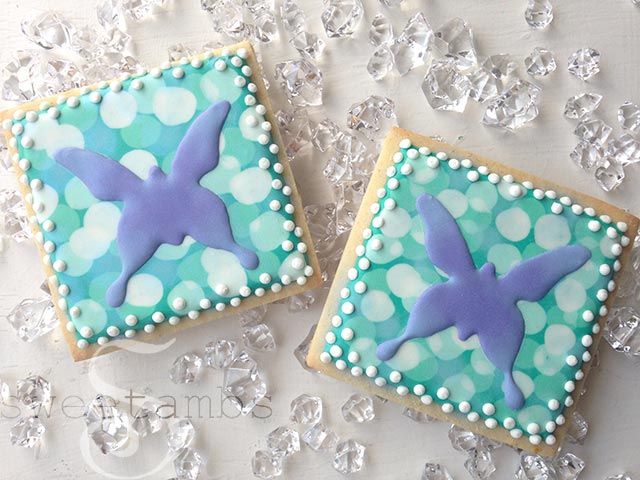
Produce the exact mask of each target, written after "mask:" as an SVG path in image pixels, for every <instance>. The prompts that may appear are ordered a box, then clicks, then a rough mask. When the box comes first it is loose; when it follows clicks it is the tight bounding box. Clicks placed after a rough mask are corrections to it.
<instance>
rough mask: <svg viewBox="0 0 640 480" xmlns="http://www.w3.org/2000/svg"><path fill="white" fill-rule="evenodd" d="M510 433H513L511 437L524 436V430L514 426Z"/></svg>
mask: <svg viewBox="0 0 640 480" xmlns="http://www.w3.org/2000/svg"><path fill="white" fill-rule="evenodd" d="M509 434H510V435H511V437H513V438H515V439H518V438H520V437H522V430H520V429H519V428H514V429H513V430H511V431H509Z"/></svg>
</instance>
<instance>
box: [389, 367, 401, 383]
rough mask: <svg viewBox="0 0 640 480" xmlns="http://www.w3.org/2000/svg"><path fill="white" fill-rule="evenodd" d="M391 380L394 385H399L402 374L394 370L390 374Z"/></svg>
mask: <svg viewBox="0 0 640 480" xmlns="http://www.w3.org/2000/svg"><path fill="white" fill-rule="evenodd" d="M389 380H391V381H392V382H393V383H398V382H399V381H400V380H402V374H401V373H400V372H398V371H397V370H394V371H392V372H391V373H389Z"/></svg>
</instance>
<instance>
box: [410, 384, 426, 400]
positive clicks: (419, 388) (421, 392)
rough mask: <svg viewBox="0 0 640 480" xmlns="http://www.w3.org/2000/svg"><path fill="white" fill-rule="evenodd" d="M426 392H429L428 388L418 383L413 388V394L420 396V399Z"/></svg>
mask: <svg viewBox="0 0 640 480" xmlns="http://www.w3.org/2000/svg"><path fill="white" fill-rule="evenodd" d="M426 391H427V390H426V388H425V387H424V385H420V384H419V383H418V384H416V385H415V386H414V387H413V393H414V394H415V395H417V396H419V397H420V396H422V395H424V393H425V392H426Z"/></svg>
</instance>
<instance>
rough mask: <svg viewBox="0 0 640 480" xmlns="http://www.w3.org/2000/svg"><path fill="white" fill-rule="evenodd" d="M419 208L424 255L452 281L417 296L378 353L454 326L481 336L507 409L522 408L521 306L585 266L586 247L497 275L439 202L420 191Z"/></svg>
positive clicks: (463, 334)
mask: <svg viewBox="0 0 640 480" xmlns="http://www.w3.org/2000/svg"><path fill="white" fill-rule="evenodd" d="M416 206H417V209H418V212H419V213H420V216H421V218H422V222H423V225H424V239H425V242H424V243H425V247H426V250H427V255H428V256H429V258H430V259H431V262H432V263H433V264H434V265H435V266H436V267H438V268H439V269H441V270H443V271H444V272H446V273H447V275H448V276H449V279H448V280H447V281H446V282H444V283H437V284H435V285H432V286H430V287H428V288H427V289H426V290H425V291H424V292H422V293H421V294H420V296H419V297H418V299H417V300H416V303H415V305H414V306H413V308H412V310H411V313H410V314H409V320H408V322H407V328H406V329H405V331H404V333H402V335H401V336H399V337H398V338H395V339H393V340H388V341H386V342H384V343H382V344H380V345H379V346H378V348H377V351H376V353H377V356H378V358H380V360H389V359H391V358H392V357H393V356H394V355H395V354H396V352H397V351H398V349H399V348H400V347H401V346H402V344H404V342H406V341H408V340H411V339H414V338H426V337H430V336H432V335H435V334H436V333H438V332H441V331H443V330H445V329H447V328H449V327H452V326H455V327H456V328H457V331H458V338H459V339H460V340H462V341H465V340H467V339H468V338H469V337H471V336H472V335H478V339H479V341H480V346H481V347H482V350H483V351H484V353H485V355H486V356H487V358H488V359H489V361H491V363H493V364H494V365H495V366H496V368H498V369H499V370H500V371H502V373H503V374H504V380H503V382H502V391H503V393H504V396H505V401H506V404H507V406H508V407H509V408H511V409H520V408H522V406H523V405H524V396H523V394H522V391H521V390H520V388H519V387H518V386H517V385H516V383H515V381H514V379H513V365H514V363H515V360H516V356H517V355H518V352H519V351H520V347H521V345H522V340H523V338H524V319H523V318H522V314H521V313H520V310H519V309H518V307H517V305H516V303H517V302H518V301H519V300H526V301H529V302H536V301H539V300H541V299H542V298H543V297H544V296H545V295H546V294H547V293H548V292H549V291H550V290H551V289H552V288H553V287H554V286H555V285H556V283H558V282H559V281H560V280H561V279H562V278H563V277H564V276H566V275H568V274H569V273H571V272H574V271H576V270H577V269H578V268H580V267H581V266H582V265H584V264H585V262H586V261H587V260H588V259H589V258H590V257H591V252H590V251H589V250H588V249H587V248H585V247H583V246H581V245H569V246H564V247H559V248H556V249H554V250H551V251H548V252H545V253H542V254H540V255H537V256H535V257H533V258H530V259H528V260H524V261H522V262H519V263H518V264H516V265H514V266H513V267H512V268H511V270H509V271H508V272H507V273H505V274H504V275H502V276H501V277H496V268H495V266H494V265H493V264H492V263H486V264H484V265H483V266H482V267H481V268H479V269H476V266H475V265H474V263H473V260H472V258H471V254H470V253H469V249H468V248H467V244H466V242H465V240H464V238H463V236H462V233H461V232H460V229H459V228H458V225H457V224H456V221H455V219H454V218H453V217H452V216H451V214H450V213H449V211H448V210H447V209H446V208H445V207H444V205H442V203H440V201H439V200H438V199H436V198H435V197H433V196H431V195H429V194H423V195H421V196H420V197H419V198H418V199H417V201H416Z"/></svg>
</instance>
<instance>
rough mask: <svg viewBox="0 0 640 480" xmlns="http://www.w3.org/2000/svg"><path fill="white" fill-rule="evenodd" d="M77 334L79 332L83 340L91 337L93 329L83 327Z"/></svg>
mask: <svg viewBox="0 0 640 480" xmlns="http://www.w3.org/2000/svg"><path fill="white" fill-rule="evenodd" d="M79 332H80V335H82V336H83V337H84V338H91V337H93V329H92V328H91V327H87V326H84V327H82V328H80V330H79Z"/></svg>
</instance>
